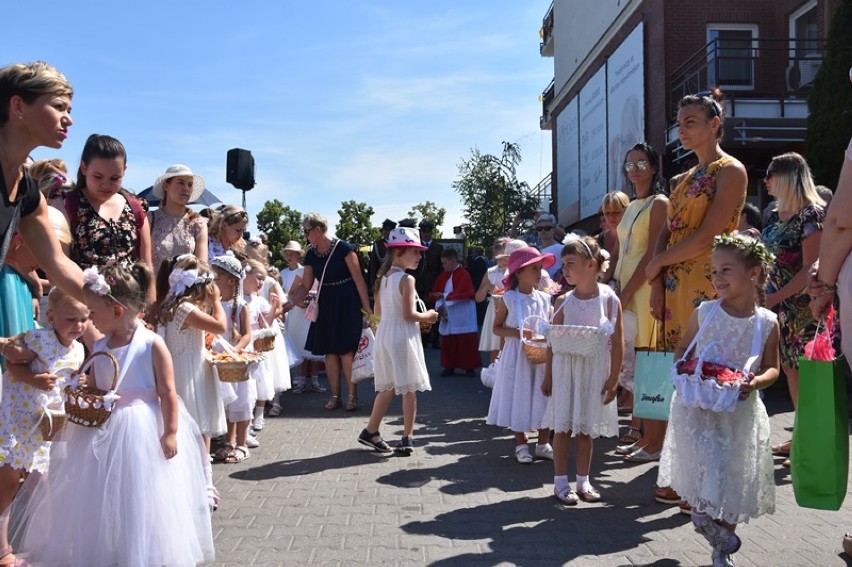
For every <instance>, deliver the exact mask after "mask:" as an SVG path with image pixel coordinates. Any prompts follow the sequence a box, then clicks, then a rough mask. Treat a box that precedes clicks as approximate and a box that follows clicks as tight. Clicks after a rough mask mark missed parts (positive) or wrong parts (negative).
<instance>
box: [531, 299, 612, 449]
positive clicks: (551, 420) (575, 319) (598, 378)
mask: <svg viewBox="0 0 852 567" xmlns="http://www.w3.org/2000/svg"><path fill="white" fill-rule="evenodd" d="M564 301H565V303H564V307H562V313H563V314H564V315H563V324H564V325H582V326H586V327H597V328H598V329H601V330H602V331H603V332H602V333H600V334H599V335H597V337H598V343H597V346H596V347H595V348H594V350H593V352H592V353H591V354H590V355H589V356H574V355H563V354H556V353H554V355H553V384H552V393H551V396H550V402H549V403H548V406H547V412H546V413H545V416H544V421H543V423H542V427H547V428H550V429H553V430H554V431H556V432H559V433H567V432H569V431H570V432H571V434H572V436H577V435H579V434H583V435H589V436H590V437H613V436H615V435H618V409H617V407H616V404H615V402H610V403H609V404H607V405H604V404H603V398H602V396H601V390H602V389H603V387H604V384H605V383H606V381H607V378H609V370H610V336H611V335H612V333H613V330H614V329H615V319H616V317H617V316H618V303H617V302H618V299H617V298H616V296H615V293H614V292H613V291H612V289H611V288H610V287H609V286H605V285H601V284H598V296H597V297H593V298H591V299H578V298H577V297H575V296H574V292H573V291H572V292H569V293H568V295H566V296H565V300H564Z"/></svg>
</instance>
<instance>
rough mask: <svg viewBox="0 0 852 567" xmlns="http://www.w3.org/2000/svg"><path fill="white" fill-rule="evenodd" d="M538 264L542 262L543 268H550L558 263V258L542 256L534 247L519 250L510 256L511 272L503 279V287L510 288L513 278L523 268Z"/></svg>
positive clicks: (548, 255)
mask: <svg viewBox="0 0 852 567" xmlns="http://www.w3.org/2000/svg"><path fill="white" fill-rule="evenodd" d="M538 262H541V265H542V267H543V268H549V267H550V266H552V265H553V264H555V263H556V256H554V255H553V254H542V253H541V252H539V251H538V249H537V248H533V247H532V246H527V247H525V248H518V249H517V250H515V251H514V252H512V255H511V256H509V271H508V272H507V273H506V277H505V278H504V279H503V285H505V286H508V285H509V283H510V282H511V279H512V276H513V275H514V274H515V273H517V272H518V270H520V269H521V268H526V267H527V266H531V265H533V264H537V263H538Z"/></svg>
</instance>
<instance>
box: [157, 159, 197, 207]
mask: <svg viewBox="0 0 852 567" xmlns="http://www.w3.org/2000/svg"><path fill="white" fill-rule="evenodd" d="M182 175H187V176H189V177H192V178H193V179H192V195H190V196H189V202H190V203H192V202H195V201H197V200H198V198H199V197H201V194H202V193H204V178H203V177H201V176H200V175H195V174H194V173H192V170H191V169H189V168H188V167H187V166H185V165H181V164H179V163H176V164H175V165H170V166H169V168H168V169H167V170H166V172H165V173H164V174H162V175H161V176H159V177H158V178H157V180H156V181H155V182H154V190H153V193H154V197H156V198H158V199H160V200H162V199H163V198H165V194H164V193H163V185H164V184H165V182H166V181H167V180H169V179H171V178H172V177H180V176H182Z"/></svg>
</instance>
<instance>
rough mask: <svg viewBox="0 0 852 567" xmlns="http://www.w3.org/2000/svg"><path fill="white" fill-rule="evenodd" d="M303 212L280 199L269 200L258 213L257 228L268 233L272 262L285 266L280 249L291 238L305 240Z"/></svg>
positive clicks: (280, 266) (299, 240)
mask: <svg viewBox="0 0 852 567" xmlns="http://www.w3.org/2000/svg"><path fill="white" fill-rule="evenodd" d="M302 217H303V215H302V213H300V212H299V211H297V210H296V209H293V208H291V207H288V206H287V205H285V204H284V203H282V202H281V201H279V200H278V199H273V200H272V201H267V202H266V203H264V204H263V208H262V209H261V210H260V212H259V213H257V229H258V230H259V231H260V232H262V233H264V234H266V237H267V243H268V246H269V250H270V251H271V252H272V263H273V264H275V265H276V266H278V267H279V268H283V267H284V266H285V265H286V262H285V261H284V259H283V258H281V254H280V253H279V251H280V250H281V249H282V248H284V245H285V244H287V242H289V241H290V240H295V241H297V242H301V241H303V238H302V236H303V235H302Z"/></svg>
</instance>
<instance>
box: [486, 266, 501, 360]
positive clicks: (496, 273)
mask: <svg viewBox="0 0 852 567" xmlns="http://www.w3.org/2000/svg"><path fill="white" fill-rule="evenodd" d="M485 277H487V278H488V281H489V282H491V285H493V286H494V291H495V292H498V290H499V291H502V290H503V278H504V277H506V270H502V269H500V266H491V267H490V268H488V272H486V274H485ZM495 301H501V298H500V293H499V292H498V293H497V294H496V295H495V294H494V293H492V294H490V295H489V296H488V307H487V308H486V309H485V319H484V320H483V321H482V334H481V335H479V350H480V351H483V352H490V351H492V350H500V337H498V336H497V335H495V334H494V310H495V305H494V302H495Z"/></svg>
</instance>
